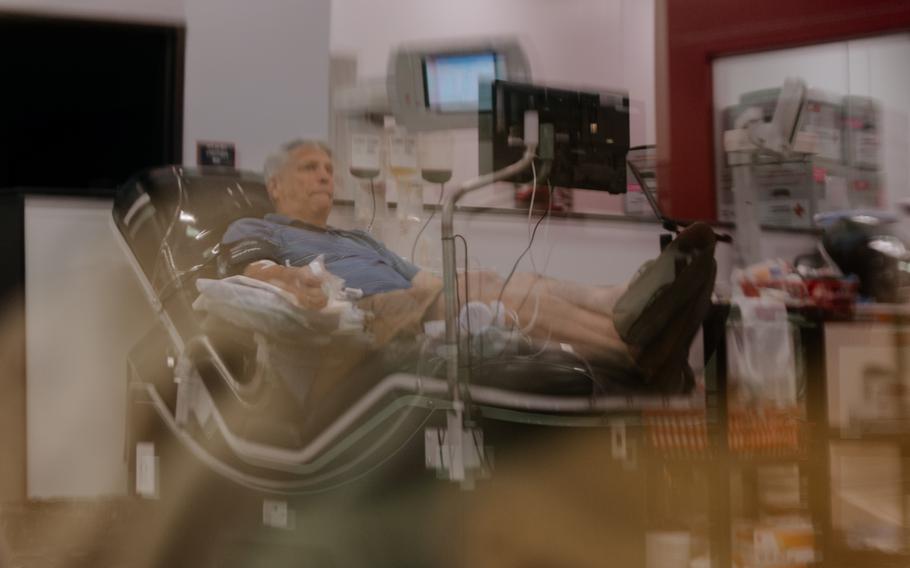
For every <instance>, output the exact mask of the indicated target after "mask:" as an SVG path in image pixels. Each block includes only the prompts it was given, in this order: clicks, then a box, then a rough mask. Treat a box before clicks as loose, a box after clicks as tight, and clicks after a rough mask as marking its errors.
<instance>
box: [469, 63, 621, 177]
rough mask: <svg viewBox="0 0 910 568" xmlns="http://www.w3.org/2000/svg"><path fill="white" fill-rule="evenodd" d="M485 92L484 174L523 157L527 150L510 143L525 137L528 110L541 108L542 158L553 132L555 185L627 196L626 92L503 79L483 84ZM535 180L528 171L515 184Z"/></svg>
mask: <svg viewBox="0 0 910 568" xmlns="http://www.w3.org/2000/svg"><path fill="white" fill-rule="evenodd" d="M480 93H481V98H483V97H484V96H489V97H491V100H490V102H489V104H481V105H480V108H481V109H483V110H480V111H479V122H478V133H479V141H480V144H479V150H480V156H479V158H480V172H481V173H488V172H491V171H495V170H499V169H501V168H503V167H505V166H507V165H509V164H511V163H514V162H516V161H518V160H519V159H520V158H521V155H522V152H523V148H522V147H521V146H516V145H514V144H511V143H510V140H514V139H515V138H524V132H523V129H524V115H525V112H526V111H529V110H536V111H537V113H538V116H539V123H540V133H541V139H540V148H539V149H538V155H540V156H545V155H546V153H548V148H547V144H549V143H550V142H549V141H548V140H547V138H548V137H549V134H548V132H552V138H551V140H552V157H553V161H552V166H551V170H550V172H549V180H550V182H551V183H552V184H553V185H556V186H561V187H569V188H578V189H594V190H600V191H607V192H609V193H615V194H618V193H625V191H626V154H627V153H628V151H629V97H628V95H627V94H625V93H595V92H582V91H569V90H564V89H552V88H548V87H540V86H535V85H529V84H524V83H516V82H511V81H500V80H497V81H494V82H493V83H492V85H489V84H488V85H486V86H481V90H480ZM486 109H490V110H486ZM550 129H551V130H550ZM531 179H532V174H531V172H525V173H523V174H519V175H517V176H515V177H514V178H512V179H511V181H514V182H517V183H527V182H530V181H531Z"/></svg>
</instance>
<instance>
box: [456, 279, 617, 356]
mask: <svg viewBox="0 0 910 568" xmlns="http://www.w3.org/2000/svg"><path fill="white" fill-rule="evenodd" d="M516 276H517V275H516ZM503 282H504V280H503V279H502V278H501V277H499V276H498V275H496V274H494V273H491V272H469V273H468V278H467V284H468V293H469V297H470V300H471V301H480V302H484V303H490V302H495V301H496V300H498V299H501V301H502V303H503V304H504V305H505V307H506V309H507V310H509V311H510V312H514V313H515V314H516V315H517V317H518V322H519V323H518V326H520V327H521V328H522V329H524V330H525V332H526V333H527V334H528V335H529V336H531V337H532V338H534V339H538V340H543V341H545V340H548V339H549V340H552V341H555V342H558V343H567V344H569V345H571V346H572V348H573V349H575V350H576V351H578V352H579V353H581V354H582V355H584V356H586V357H597V356H606V355H617V354H619V355H621V356H629V350H628V348H627V346H626V344H625V342H624V341H623V340H622V339H621V338H620V337H619V333H618V332H617V331H616V327H615V326H614V325H613V320H612V318H611V317H610V316H609V315H607V314H605V313H603V311H601V310H593V309H588V308H585V307H583V306H580V305H578V304H576V303H572V302H569V301H567V300H565V299H564V298H562V297H560V296H558V295H554V294H551V293H549V291H548V290H547V287H546V286H542V285H539V284H540V279H538V278H528V277H525V276H522V277H519V278H517V279H516V278H515V277H513V279H512V280H511V281H510V282H509V285H508V286H507V287H506V288H505V290H503V288H502V285H503ZM464 283H465V278H464V274H460V275H459V299H460V301H461V302H462V303H464V298H465V293H464V292H465V289H464ZM500 294H501V298H500Z"/></svg>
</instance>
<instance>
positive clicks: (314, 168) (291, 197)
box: [269, 146, 335, 224]
mask: <svg viewBox="0 0 910 568" xmlns="http://www.w3.org/2000/svg"><path fill="white" fill-rule="evenodd" d="M334 193H335V181H334V170H333V167H332V158H331V156H329V155H328V154H327V153H325V151H323V150H322V149H321V148H318V147H315V146H301V147H299V148H296V149H294V150H292V151H291V155H290V159H289V160H288V161H287V163H286V164H285V166H284V167H283V168H282V169H281V171H279V172H278V175H276V176H274V177H273V178H272V179H271V180H270V181H269V195H271V196H272V200H273V201H274V202H275V209H276V210H277V211H278V212H279V213H283V214H285V215H288V216H289V217H293V218H296V219H301V220H303V221H307V222H311V223H317V224H324V223H325V221H326V219H328V216H329V213H330V212H331V209H332V198H333V196H334Z"/></svg>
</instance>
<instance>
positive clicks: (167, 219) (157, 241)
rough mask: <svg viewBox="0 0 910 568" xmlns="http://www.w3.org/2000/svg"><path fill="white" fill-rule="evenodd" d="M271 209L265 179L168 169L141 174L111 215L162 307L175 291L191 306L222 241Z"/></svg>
mask: <svg viewBox="0 0 910 568" xmlns="http://www.w3.org/2000/svg"><path fill="white" fill-rule="evenodd" d="M272 210H273V208H272V204H271V202H270V200H269V197H268V192H267V191H266V188H265V183H264V181H263V180H262V178H261V176H259V175H257V174H254V173H251V172H245V171H239V170H232V169H223V168H211V169H193V168H184V167H182V166H168V167H161V168H155V169H150V170H146V171H143V172H141V173H139V174H137V175H136V176H134V177H133V178H131V179H130V180H129V181H127V182H126V183H125V184H123V185H122V186H121V187H120V188H119V189H118V190H117V193H116V195H115V197H114V207H113V216H114V222H115V224H116V226H117V228H118V229H119V230H120V232H121V234H122V235H123V238H124V240H125V241H126V243H127V245H128V247H129V248H130V250H131V252H132V254H133V255H134V256H135V258H136V260H137V262H138V264H139V266H140V267H141V268H142V270H143V272H144V273H145V276H146V278H147V279H148V281H149V282H150V283H151V285H152V288H153V289H154V290H155V292H156V293H157V294H158V295H159V299H160V300H161V301H162V302H163V303H164V302H165V300H166V299H167V298H165V297H163V296H168V295H170V294H173V293H175V292H176V291H177V290H181V289H182V290H184V291H185V292H184V293H185V294H186V295H187V297H186V298H185V299H184V300H185V301H188V302H190V303H191V302H192V300H193V299H194V298H195V294H196V290H195V286H194V285H193V284H194V282H195V280H196V278H198V277H203V276H207V277H213V276H214V275H215V273H216V268H217V267H216V265H215V264H216V260H217V256H218V253H219V250H220V242H221V237H222V235H223V234H224V232H225V230H226V229H227V227H228V225H230V224H231V223H232V222H234V221H236V220H237V219H241V218H244V217H262V216H263V215H264V214H266V213H268V212H270V211H272Z"/></svg>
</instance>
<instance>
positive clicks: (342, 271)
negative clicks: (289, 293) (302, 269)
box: [221, 213, 420, 296]
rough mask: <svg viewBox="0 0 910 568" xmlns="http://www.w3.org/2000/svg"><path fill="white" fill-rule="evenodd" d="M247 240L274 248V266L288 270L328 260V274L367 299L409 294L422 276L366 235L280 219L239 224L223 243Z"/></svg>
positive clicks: (247, 220) (274, 216) (248, 220)
mask: <svg viewBox="0 0 910 568" xmlns="http://www.w3.org/2000/svg"><path fill="white" fill-rule="evenodd" d="M246 239H261V240H263V241H265V242H268V243H269V244H271V245H273V246H275V247H276V248H277V250H278V258H275V259H274V260H275V261H276V262H278V263H280V264H284V265H288V266H305V265H307V264H309V263H310V262H312V261H313V260H315V259H316V257H317V256H319V255H320V254H321V255H324V261H325V267H326V268H327V269H328V270H329V272H331V273H332V274H335V275H336V276H338V277H339V278H343V279H344V282H345V286H348V287H349V288H360V289H361V290H363V295H364V296H371V295H373V294H379V293H381V292H390V291H392V290H403V289H406V288H410V287H411V279H412V278H414V275H415V274H417V272H419V271H420V269H419V268H418V267H417V266H415V265H413V264H411V263H410V262H408V261H406V260H404V259H403V258H401V257H400V256H398V255H397V254H395V253H393V252H392V251H390V250H389V249H387V248H386V247H385V245H383V244H382V243H380V242H379V241H377V240H376V239H374V238H373V237H372V236H370V235H369V234H368V233H366V232H364V231H360V230H353V231H346V230H343V229H335V228H333V227H327V228H325V229H323V228H322V227H317V226H315V225H310V224H308V223H303V222H301V221H298V220H295V219H291V218H289V217H287V216H285V215H280V214H278V213H269V214H268V215H266V216H265V217H264V218H262V219H253V218H245V219H239V220H237V221H234V222H233V223H231V226H230V227H228V229H227V231H225V233H224V237H222V239H221V242H223V243H224V244H231V243H235V242H237V241H242V240H246Z"/></svg>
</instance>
